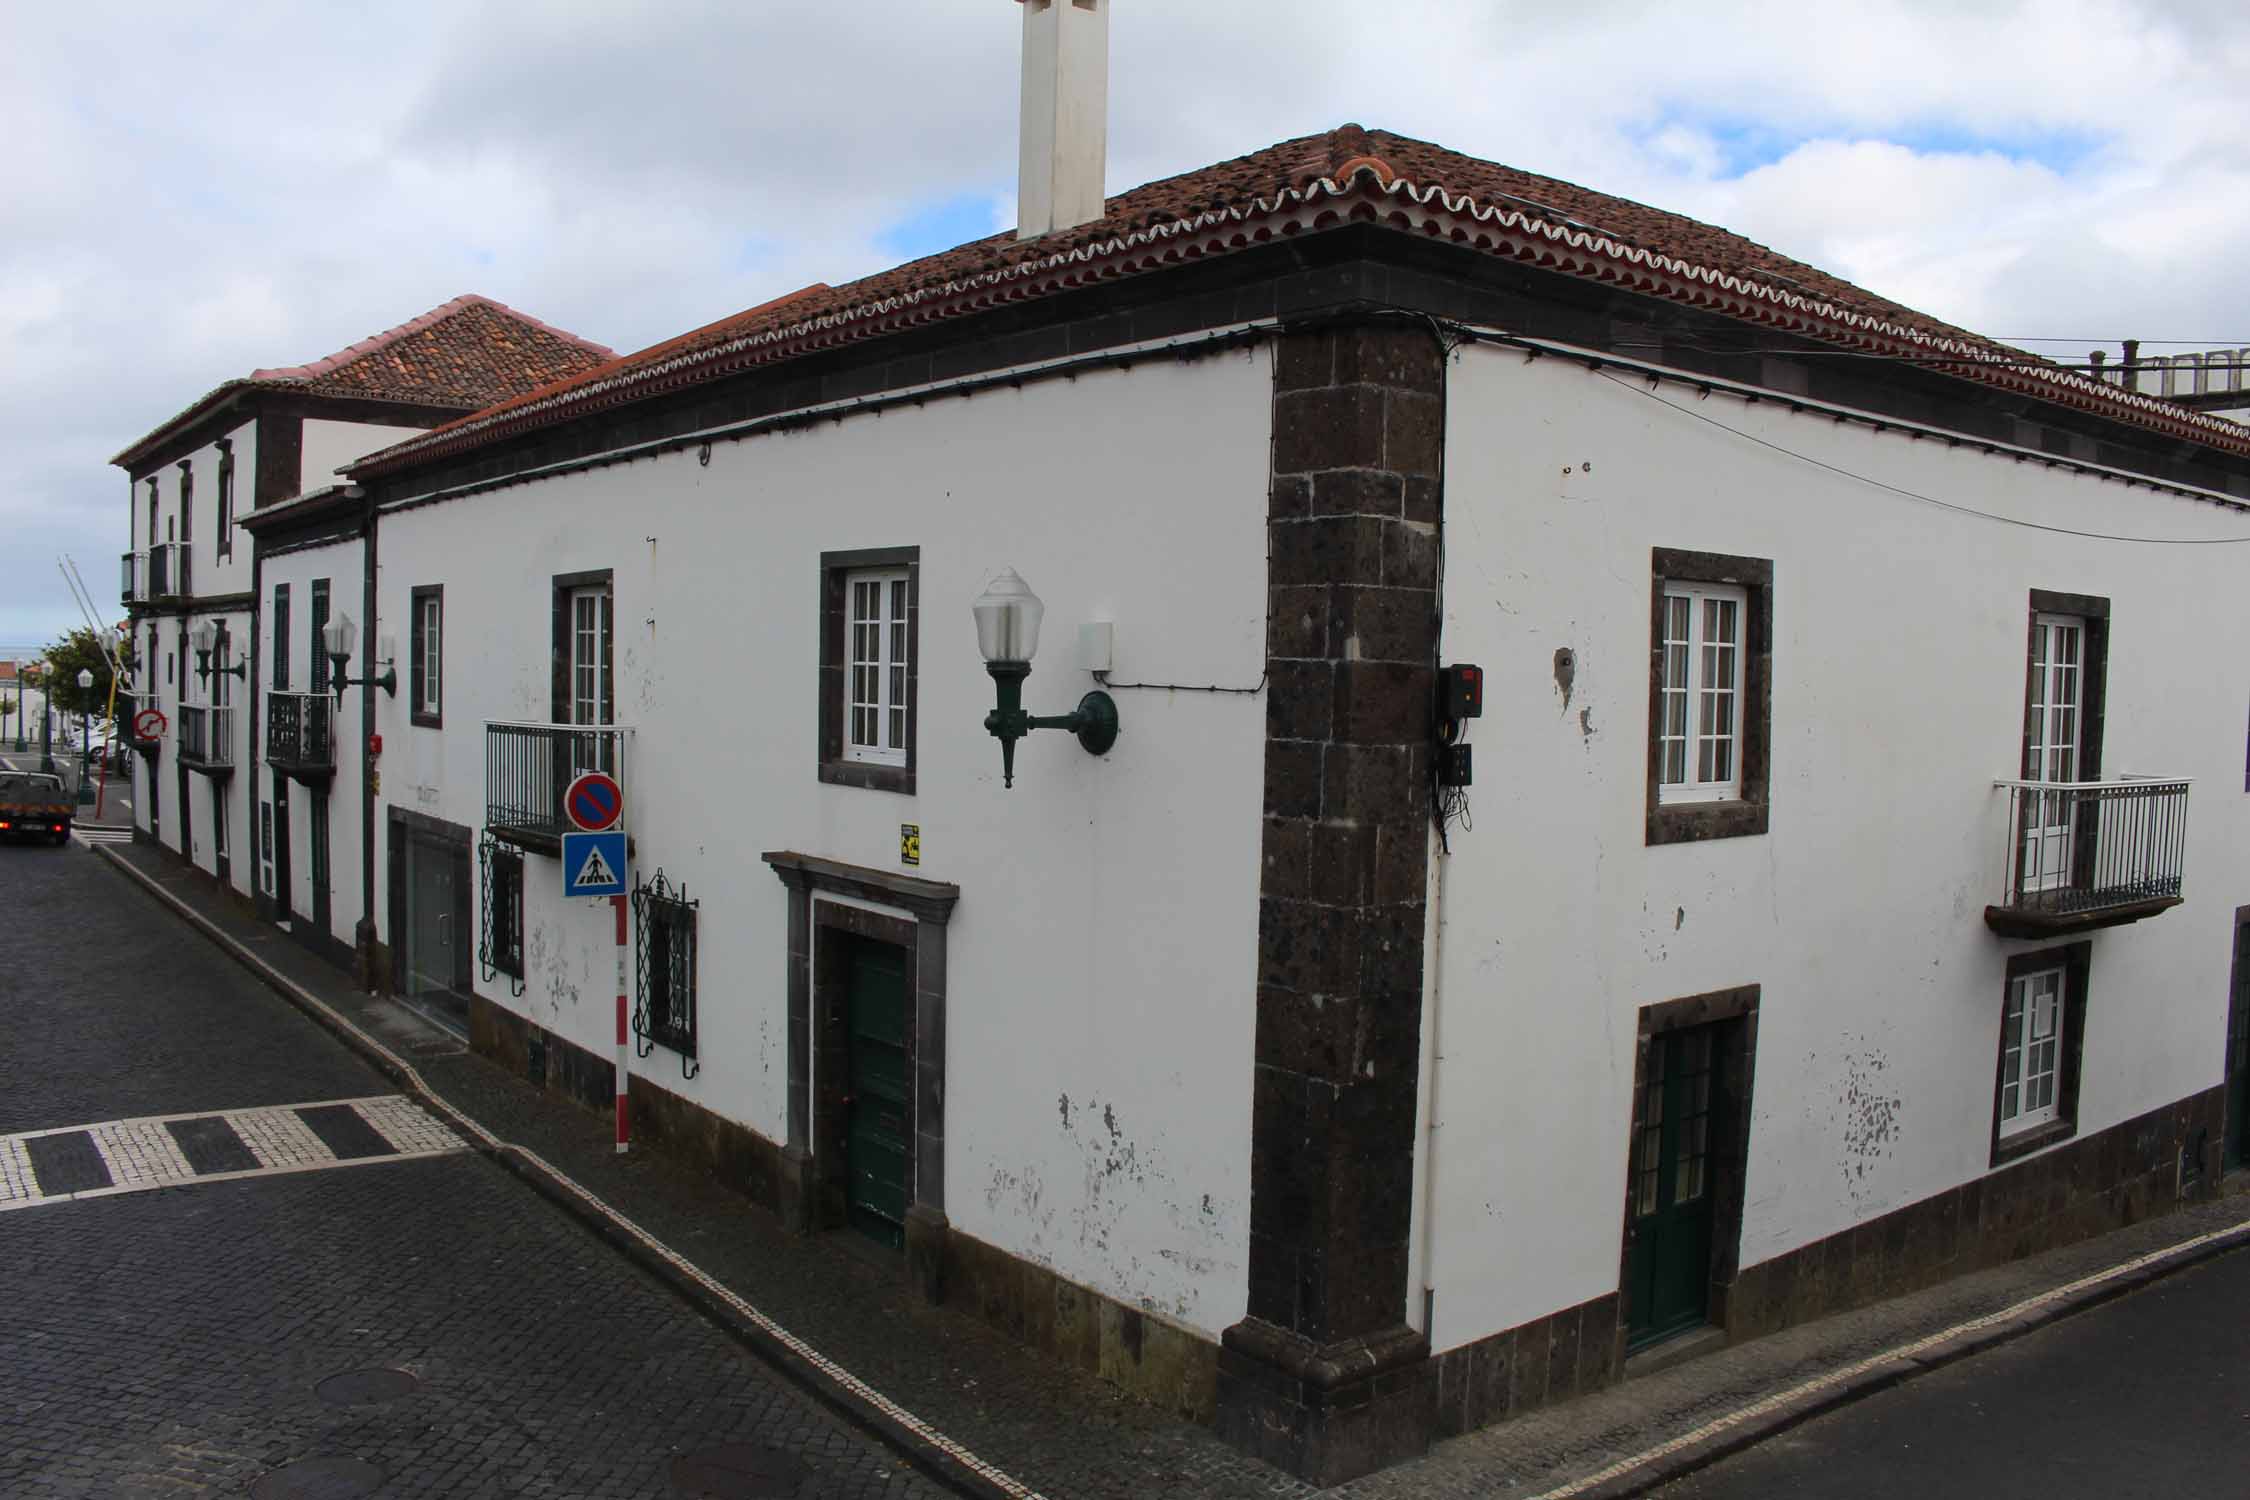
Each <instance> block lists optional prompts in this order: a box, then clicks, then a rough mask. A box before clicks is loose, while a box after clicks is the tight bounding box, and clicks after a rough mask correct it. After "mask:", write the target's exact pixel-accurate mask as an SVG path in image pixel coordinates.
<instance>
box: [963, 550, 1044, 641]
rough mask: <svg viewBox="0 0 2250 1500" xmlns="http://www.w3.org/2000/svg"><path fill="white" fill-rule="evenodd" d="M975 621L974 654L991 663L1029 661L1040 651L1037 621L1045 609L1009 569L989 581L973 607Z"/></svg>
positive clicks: (1037, 598) (1028, 588) (1011, 569)
mask: <svg viewBox="0 0 2250 1500" xmlns="http://www.w3.org/2000/svg"><path fill="white" fill-rule="evenodd" d="M973 608H974V610H975V612H976V617H977V650H979V651H980V652H982V653H983V654H984V659H985V660H986V661H988V662H991V661H1022V662H1028V661H1030V660H1031V658H1032V655H1033V653H1035V652H1036V651H1038V649H1039V621H1040V620H1041V619H1042V618H1043V617H1044V616H1045V615H1046V613H1047V606H1046V605H1044V604H1041V603H1040V602H1039V596H1038V595H1037V594H1034V593H1033V592H1032V591H1031V585H1030V584H1028V583H1025V582H1024V581H1023V579H1022V578H1021V577H1019V576H1017V573H1016V570H1015V569H1014V568H1009V569H1007V570H1006V571H1005V572H1003V573H1002V574H1001V575H1000V576H999V577H998V578H995V579H993V580H992V583H991V585H990V586H989V587H988V588H986V589H985V591H984V596H983V597H982V598H980V599H978V600H977V602H976V604H975V605H974V606H973Z"/></svg>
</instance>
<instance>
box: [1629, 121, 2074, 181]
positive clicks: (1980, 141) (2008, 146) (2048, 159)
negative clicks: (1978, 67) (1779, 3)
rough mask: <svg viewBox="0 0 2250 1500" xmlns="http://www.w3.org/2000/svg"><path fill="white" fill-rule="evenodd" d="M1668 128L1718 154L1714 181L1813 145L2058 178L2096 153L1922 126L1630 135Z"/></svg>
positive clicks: (2068, 138)
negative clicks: (1834, 143) (2026, 166)
mask: <svg viewBox="0 0 2250 1500" xmlns="http://www.w3.org/2000/svg"><path fill="white" fill-rule="evenodd" d="M1673 126H1684V127H1686V128H1687V129H1690V130H1695V131H1700V132H1701V133H1702V134H1703V135H1704V136H1706V137H1707V138H1708V139H1709V140H1710V141H1711V143H1712V144H1713V145H1714V146H1715V147H1716V148H1717V150H1718V155H1719V171H1718V175H1719V177H1720V178H1721V179H1722V180H1731V179H1733V178H1737V177H1743V176H1746V175H1748V174H1749V173H1751V172H1754V171H1756V170H1757V169H1758V168H1760V167H1768V166H1772V165H1773V164H1774V163H1775V162H1777V161H1780V160H1781V159H1782V158H1784V157H1786V156H1787V155H1789V153H1790V152H1792V151H1794V150H1796V149H1797V148H1798V147H1799V146H1802V145H1805V144H1806V143H1807V142H1810V141H1816V140H1853V141H1884V142H1887V143H1889V144H1891V145H1894V146H1903V147H1905V148H1906V149H1907V150H1909V151H1913V152H1916V153H1918V154H1921V155H1941V156H1979V155H1986V154H1989V155H1994V156H2003V157H2006V158H2008V159H2009V160H2010V161H2019V162H2028V163H2032V164H2035V165H2037V166H2042V167H2045V168H2047V169H2048V170H2049V171H2051V172H2055V173H2057V174H2059V175H2066V176H2067V175H2068V174H2069V173H2071V172H2073V171H2075V170H2076V169H2077V168H2078V167H2080V166H2081V165H2083V164H2084V163H2085V161H2086V159H2087V158H2088V157H2090V156H2092V155H2093V154H2094V152H2095V151H2096V150H2097V149H2098V148H2099V146H2100V144H2101V143H2100V141H2099V139H2098V138H2096V137H2095V136H2093V135H2090V134H2087V133H2084V132H2080V131H2068V130H2047V131H2042V130H2023V131H2003V132H1998V133H1984V132H1979V131H1975V130H1971V129H1968V128H1966V127H1963V126H1959V125H1952V124H1945V123H1935V122H1921V123H1914V124H1908V125H1901V126H1894V127H1892V128H1889V129H1882V130H1855V129H1846V128H1841V127H1838V128H1831V129H1819V130H1784V129H1782V128H1780V127H1779V126H1776V125H1771V124H1768V123H1766V122H1764V121H1760V120H1744V119H1721V118H1709V117H1698V116H1696V115H1693V114H1669V115H1665V116H1664V117H1662V118H1660V119H1657V120H1655V121H1653V122H1651V123H1650V124H1649V125H1647V126H1645V127H1643V128H1641V129H1640V130H1637V131H1635V132H1634V139H1635V141H1636V142H1637V144H1639V145H1641V146H1642V147H1643V148H1646V147H1647V146H1649V145H1650V143H1652V142H1653V141H1654V140H1655V139H1656V137H1658V136H1659V135H1661V134H1663V133H1664V131H1666V130H1667V129H1670V128H1672V127H1673Z"/></svg>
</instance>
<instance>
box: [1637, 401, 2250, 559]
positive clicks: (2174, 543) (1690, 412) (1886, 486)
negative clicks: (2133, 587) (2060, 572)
mask: <svg viewBox="0 0 2250 1500" xmlns="http://www.w3.org/2000/svg"><path fill="white" fill-rule="evenodd" d="M1594 373H1595V374H1597V375H1599V376H1601V377H1602V378H1603V379H1604V380H1607V381H1609V382H1610V383H1611V384H1613V385H1616V386H1619V387H1621V388H1623V389H1625V390H1628V391H1631V392H1632V393H1633V394H1634V395H1636V396H1644V397H1646V398H1647V399H1649V400H1651V401H1654V402H1655V403H1656V404H1657V405H1659V406H1663V407H1669V408H1670V409H1671V410H1673V411H1676V412H1678V413H1679V414H1680V415H1681V416H1683V417H1692V418H1694V419H1695V420H1696V421H1698V422H1703V423H1706V424H1708V425H1710V426H1712V427H1716V428H1718V429H1719V430H1720V431H1721V432H1726V433H1731V434H1733V435H1734V436H1735V437H1738V438H1740V439H1742V440H1743V441H1744V442H1746V443H1755V444H1757V445H1758V446H1759V447H1761V448H1766V449H1770V450H1772V451H1773V452H1775V453H1779V454H1781V455H1782V456H1784V457H1786V458H1793V459H1796V460H1797V461H1798V462H1799V463H1805V464H1810V465H1812V466H1813V467H1814V468H1816V469H1825V470H1827V471H1828V472H1829V473H1831V474H1835V475H1838V476H1840V477H1842V478H1845V479H1851V480H1856V481H1858V482H1859V483H1861V484H1865V485H1871V486H1873V487H1874V488H1876V489H1879V490H1886V491H1888V492H1890V493H1891V494H1894V495H1897V496H1900V497H1901V498H1903V499H1907V500H1918V501H1920V502H1921V503H1922V504H1924V505H1934V506H1936V507H1937V508H1938V509H1940V510H1949V511H1952V512H1954V513H1955V514H1956V515H1963V516H1973V517H1975V518H1976V519H1978V520H1980V521H1996V522H1998V523H1999V524H2001V525H2003V526H2020V527H2022V528H2024V529H2025V530H2027V531H2046V532H2053V533H2054V534H2056V535H2058V536H2075V537H2085V538H2088V539H2089V540H2092V541H2097V542H2130V543H2133V544H2135V545H2139V546H2148V547H2227V546H2236V545H2240V544H2242V543H2246V542H2250V536H2126V535H2124V534H2123V533H2120V532H2112V531H2082V530H2080V529H2078V528H2077V527H2074V526H2052V525H2049V524H2048V523H2046V522H2044V521H2026V520H2024V519H2022V518H2021V517H2018V516H2003V515H1998V514H1995V513H1994V512H1992V511H1988V510H1978V509H1976V508H1975V507H1974V506H1969V505H1958V504H1955V503H1954V502H1953V501H1951V500H1940V499H1938V498H1937V497H1936V496H1935V495H1925V494H1923V493H1922V492H1921V491H1919V490H1910V489H1907V488H1906V487H1905V486H1903V485H1896V484H1892V483H1891V482H1890V481H1889V480H1887V479H1877V478H1875V477H1873V476H1872V475H1868V474H1861V473H1857V472H1855V471H1853V470H1851V469H1847V468H1844V467H1843V466H1842V465H1840V464H1832V463H1830V462H1828V461H1827V460H1826V459H1821V458H1814V457H1813V456H1812V455H1811V454H1809V453H1800V452H1798V451H1797V450H1796V449H1794V448H1788V447H1784V446H1782V445H1781V444H1780V443H1776V442H1772V441H1770V440H1768V439H1766V438H1762V437H1759V436H1758V435H1757V434H1755V433H1750V432H1744V431H1743V430H1742V429H1741V428H1739V427H1735V426H1731V425H1729V424H1728V423H1725V422H1722V421H1720V420H1719V419H1718V418H1717V417H1714V416H1712V415H1710V414H1709V413H1708V412H1700V411H1696V410H1695V409H1694V408H1692V407H1687V406H1682V405H1681V404H1680V403H1679V402H1677V401H1672V400H1669V399H1667V398H1666V397H1665V396H1664V395H1663V394H1661V393H1660V392H1658V391H1655V390H1652V389H1649V388H1647V387H1644V386H1642V385H1640V384H1639V383H1637V382H1635V381H1631V380H1627V379H1625V378H1624V377H1623V376H1620V375H1615V374H1612V373H1611V372H1609V371H1608V370H1596V371H1595V372H1594Z"/></svg>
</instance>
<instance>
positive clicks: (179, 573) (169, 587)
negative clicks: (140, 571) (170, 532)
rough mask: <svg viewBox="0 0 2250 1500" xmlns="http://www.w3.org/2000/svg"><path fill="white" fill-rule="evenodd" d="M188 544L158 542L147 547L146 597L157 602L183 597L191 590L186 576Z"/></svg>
mask: <svg viewBox="0 0 2250 1500" xmlns="http://www.w3.org/2000/svg"><path fill="white" fill-rule="evenodd" d="M188 562H189V557H188V544H187V543H185V542H158V543H157V544H156V545H155V546H153V547H151V548H149V549H148V576H147V581H148V597H149V598H150V599H152V600H154V601H156V602H158V603H164V602H167V601H170V600H176V599H185V598H188V597H189V596H190V594H191V593H192V592H193V590H192V589H191V588H190V587H189V584H190V580H189V578H188Z"/></svg>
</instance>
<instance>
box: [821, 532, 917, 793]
mask: <svg viewBox="0 0 2250 1500" xmlns="http://www.w3.org/2000/svg"><path fill="white" fill-rule="evenodd" d="M920 595H921V553H920V549H918V548H914V547H886V548H880V549H871V550H866V551H857V552H829V553H824V554H822V556H821V590H820V597H821V614H820V779H821V780H823V781H828V782H835V783H838V784H841V785H845V786H860V787H871V788H874V789H877V790H881V791H892V792H907V793H911V792H912V791H913V790H914V768H915V761H916V752H915V743H914V741H915V731H916V719H917V715H918V712H919V706H918V701H917V700H918V698H919V696H920V694H919V667H918V664H917V661H916V658H917V656H918V655H919V645H918V641H919V636H920V613H921V600H920Z"/></svg>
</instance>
